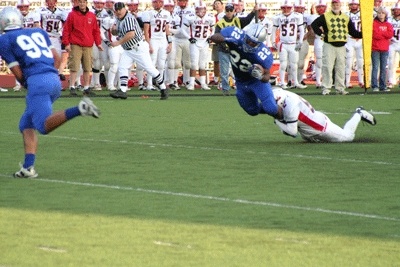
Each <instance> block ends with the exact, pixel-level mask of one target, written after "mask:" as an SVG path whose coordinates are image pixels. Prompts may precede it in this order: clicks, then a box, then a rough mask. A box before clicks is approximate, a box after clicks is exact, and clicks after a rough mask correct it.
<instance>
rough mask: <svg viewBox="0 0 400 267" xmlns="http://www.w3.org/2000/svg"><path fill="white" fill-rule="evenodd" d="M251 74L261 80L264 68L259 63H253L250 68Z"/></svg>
mask: <svg viewBox="0 0 400 267" xmlns="http://www.w3.org/2000/svg"><path fill="white" fill-rule="evenodd" d="M250 73H251V76H253V77H254V78H256V79H257V80H261V79H262V78H263V76H264V68H263V67H262V66H261V65H259V64H253V66H252V67H251V69H250Z"/></svg>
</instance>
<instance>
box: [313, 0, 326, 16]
mask: <svg viewBox="0 0 400 267" xmlns="http://www.w3.org/2000/svg"><path fill="white" fill-rule="evenodd" d="M315 11H317V14H318V15H322V14H324V13H325V11H326V0H317V1H316V2H315Z"/></svg>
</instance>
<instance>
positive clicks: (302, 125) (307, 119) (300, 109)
mask: <svg viewBox="0 0 400 267" xmlns="http://www.w3.org/2000/svg"><path fill="white" fill-rule="evenodd" d="M272 92H273V94H274V97H275V99H276V102H277V104H278V106H280V107H281V108H282V112H283V119H282V120H277V119H275V124H276V125H277V126H278V127H279V128H280V129H281V130H282V132H283V133H284V134H286V135H289V136H292V137H296V136H297V135H298V133H299V134H300V135H301V137H302V138H303V139H304V140H306V141H308V142H351V141H353V140H354V136H355V132H356V130H357V126H358V124H359V123H360V121H361V120H362V121H365V122H367V123H369V124H371V125H376V120H375V117H374V116H373V115H372V114H371V113H369V112H367V111H366V110H364V109H363V108H362V107H358V108H357V109H356V112H355V113H354V114H353V116H352V117H351V118H350V120H348V121H347V122H346V124H345V125H344V126H343V128H341V127H339V126H338V125H336V124H335V123H333V122H332V121H331V120H330V119H329V118H328V117H327V116H326V115H325V114H324V113H322V112H320V111H318V110H315V109H314V108H313V107H312V106H311V104H310V103H309V102H308V101H307V100H305V99H304V98H302V97H301V96H299V95H297V94H295V93H292V92H289V91H287V90H283V89H281V88H274V89H273V90H272Z"/></svg>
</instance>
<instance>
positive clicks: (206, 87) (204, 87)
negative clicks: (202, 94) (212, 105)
mask: <svg viewBox="0 0 400 267" xmlns="http://www.w3.org/2000/svg"><path fill="white" fill-rule="evenodd" d="M201 90H206V91H209V90H211V88H210V87H208V86H207V84H203V85H202V86H201Z"/></svg>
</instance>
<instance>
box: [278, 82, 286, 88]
mask: <svg viewBox="0 0 400 267" xmlns="http://www.w3.org/2000/svg"><path fill="white" fill-rule="evenodd" d="M279 86H280V87H281V88H282V89H288V87H287V85H286V84H284V83H281V84H280V85H279Z"/></svg>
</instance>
